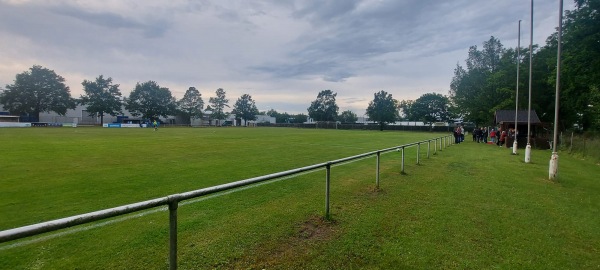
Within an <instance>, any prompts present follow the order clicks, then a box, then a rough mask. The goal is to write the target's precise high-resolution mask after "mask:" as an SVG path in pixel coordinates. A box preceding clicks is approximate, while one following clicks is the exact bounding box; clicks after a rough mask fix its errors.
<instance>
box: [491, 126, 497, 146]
mask: <svg viewBox="0 0 600 270" xmlns="http://www.w3.org/2000/svg"><path fill="white" fill-rule="evenodd" d="M490 140H492V143H496V130H495V129H493V128H492V130H491V131H490Z"/></svg>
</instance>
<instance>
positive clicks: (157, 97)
mask: <svg viewBox="0 0 600 270" xmlns="http://www.w3.org/2000/svg"><path fill="white" fill-rule="evenodd" d="M125 108H126V109H127V110H129V112H131V114H132V115H133V116H138V115H141V116H142V117H143V118H145V119H150V120H156V119H158V118H159V117H160V116H162V117H167V116H169V115H172V114H173V113H174V112H175V98H174V97H173V96H172V95H171V91H170V90H169V88H166V87H160V85H158V84H157V83H156V82H155V81H147V82H143V83H137V84H136V85H135V88H134V89H133V91H131V94H130V95H129V98H128V99H127V104H126V105H125Z"/></svg>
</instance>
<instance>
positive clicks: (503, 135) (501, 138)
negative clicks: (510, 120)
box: [500, 130, 508, 147]
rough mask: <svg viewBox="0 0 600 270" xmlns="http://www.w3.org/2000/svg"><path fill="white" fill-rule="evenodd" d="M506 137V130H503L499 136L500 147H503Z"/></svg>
mask: <svg viewBox="0 0 600 270" xmlns="http://www.w3.org/2000/svg"><path fill="white" fill-rule="evenodd" d="M507 135H508V134H507V133H506V130H503V131H502V133H501V134H500V147H502V146H503V145H504V142H505V141H506V136H507Z"/></svg>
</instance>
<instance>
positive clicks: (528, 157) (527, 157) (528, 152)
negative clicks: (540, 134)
mask: <svg viewBox="0 0 600 270" xmlns="http://www.w3.org/2000/svg"><path fill="white" fill-rule="evenodd" d="M530 24H531V29H530V31H531V32H530V37H529V106H528V107H527V147H525V163H529V162H530V161H531V84H532V78H531V77H532V71H533V0H531V23H530Z"/></svg>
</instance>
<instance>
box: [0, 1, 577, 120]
mask: <svg viewBox="0 0 600 270" xmlns="http://www.w3.org/2000/svg"><path fill="white" fill-rule="evenodd" d="M530 5H531V2H530V1H528V0H502V1H472V0H452V1H432V0H390V1H385V0H356V1H351V0H330V1H324V0H289V1H284V0H274V1H269V0H263V1H258V0H219V1H217V0H213V1H202V0H169V1H167V0H103V1H98V0H0V88H4V87H5V86H6V85H7V84H12V83H13V82H14V80H15V76H16V75H17V74H19V73H22V72H24V71H27V70H28V69H29V68H30V67H32V66H33V65H41V66H43V67H45V68H48V69H51V70H54V71H55V72H56V73H57V74H58V75H60V76H62V77H63V78H65V83H66V84H67V85H68V86H69V88H70V91H71V95H72V96H73V97H76V98H77V97H79V96H80V95H81V94H83V87H82V85H81V82H82V81H83V80H95V78H96V77H98V76H99V75H104V77H111V78H112V79H113V83H116V84H119V85H120V90H121V92H122V93H123V95H124V96H125V97H127V96H129V93H130V92H131V91H132V90H133V89H134V87H135V85H136V83H138V82H140V83H141V82H145V81H150V80H152V81H156V82H157V83H158V84H159V85H160V86H161V87H167V88H169V90H170V91H171V92H172V94H173V96H175V98H177V99H180V98H182V97H183V95H184V93H185V91H186V90H187V89H188V88H189V87H192V86H193V87H196V88H197V89H198V90H199V91H200V93H201V94H202V97H203V99H204V101H205V103H208V100H209V98H210V97H212V96H215V90H216V89H217V88H223V89H224V90H225V91H226V93H227V98H228V99H229V105H230V106H233V104H234V103H235V101H236V100H237V99H238V98H239V97H240V96H242V95H243V94H249V95H251V96H252V98H253V99H254V100H255V101H256V106H257V107H258V109H259V110H260V111H267V110H270V109H275V110H276V111H278V112H288V113H294V114H295V113H304V114H307V108H308V107H309V106H310V103H311V101H313V100H315V99H316V97H317V94H318V93H319V92H320V91H321V90H326V89H329V90H332V91H333V92H335V93H337V97H336V102H337V104H338V106H339V109H340V110H339V112H340V113H341V112H342V111H345V110H351V111H353V112H354V113H356V114H357V115H358V116H359V117H360V116H363V115H364V113H365V110H366V108H367V106H368V103H369V101H371V100H373V95H374V93H376V92H379V91H380V90H384V91H386V92H388V93H390V94H392V96H393V97H394V98H395V99H397V100H414V99H417V98H419V97H420V96H421V95H423V94H425V93H439V94H443V95H447V94H448V91H449V89H450V82H451V80H452V77H453V74H454V69H455V68H456V65H457V64H460V65H463V66H464V61H465V59H466V58H467V52H468V49H469V47H470V46H473V45H477V46H478V48H481V47H482V44H483V42H484V41H487V40H489V38H490V37H491V36H494V37H496V38H498V39H499V40H500V41H501V42H502V44H503V45H504V46H505V48H515V47H516V46H517V37H518V20H522V24H521V46H522V47H527V46H529V40H530V30H529V29H530V26H531V24H530V18H531V17H530V12H531V11H530ZM572 9H574V5H573V2H572V1H569V0H567V1H565V10H572ZM558 14H559V8H558V0H556V1H550V0H544V1H539V0H537V1H536V2H535V3H534V17H533V20H534V23H533V43H534V44H540V45H544V44H545V40H546V38H547V37H548V36H549V35H550V34H552V33H553V32H554V31H555V29H556V27H557V26H558Z"/></svg>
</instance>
